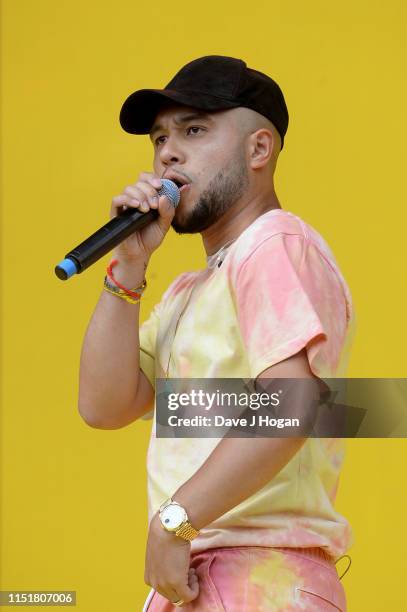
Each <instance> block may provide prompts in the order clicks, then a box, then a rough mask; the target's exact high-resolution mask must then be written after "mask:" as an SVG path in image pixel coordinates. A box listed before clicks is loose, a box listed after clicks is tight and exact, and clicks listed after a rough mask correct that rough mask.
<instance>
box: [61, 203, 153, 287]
mask: <svg viewBox="0 0 407 612" xmlns="http://www.w3.org/2000/svg"><path fill="white" fill-rule="evenodd" d="M157 217H158V210H157V209H150V210H149V211H148V212H145V213H143V212H141V211H140V210H138V209H137V208H127V209H126V210H124V211H123V212H121V213H120V214H119V215H118V216H117V217H113V219H111V220H110V221H108V223H106V224H105V225H103V226H102V227H101V228H100V229H98V230H97V231H96V232H95V233H94V234H92V235H91V236H89V238H87V239H86V240H84V241H83V242H81V243H80V244H78V246H76V247H75V248H74V249H72V251H70V252H69V253H67V254H66V255H65V259H70V260H73V261H74V263H75V265H76V268H77V272H76V273H77V274H80V273H81V272H83V270H86V268H88V267H89V266H91V265H92V264H93V263H95V261H98V259H100V258H101V257H103V255H106V253H108V252H109V251H111V250H112V249H113V248H114V247H115V246H117V245H118V244H120V243H121V242H122V241H123V240H125V239H126V238H128V237H129V236H130V235H131V234H133V233H134V232H135V231H136V229H137V230H138V229H142V228H143V227H144V226H145V225H147V224H148V223H150V222H151V221H153V220H154V219H156V218H157ZM107 236H108V238H107V239H106V237H107ZM55 273H56V275H57V276H58V277H59V278H61V279H62V280H65V279H66V278H67V277H66V274H65V273H64V271H63V270H62V271H61V270H60V269H58V266H57V267H56V268H55ZM60 274H62V275H60Z"/></svg>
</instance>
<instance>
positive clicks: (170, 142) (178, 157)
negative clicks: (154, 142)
mask: <svg viewBox="0 0 407 612" xmlns="http://www.w3.org/2000/svg"><path fill="white" fill-rule="evenodd" d="M159 157H160V161H161V163H162V164H163V165H164V166H168V165H171V164H174V163H181V164H182V163H183V162H184V161H185V155H184V152H183V151H182V149H181V147H180V146H179V145H177V144H176V142H175V139H174V138H170V137H168V138H167V140H166V141H165V142H164V143H163V144H162V145H161V147H160V149H159Z"/></svg>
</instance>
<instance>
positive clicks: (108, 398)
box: [79, 261, 147, 423]
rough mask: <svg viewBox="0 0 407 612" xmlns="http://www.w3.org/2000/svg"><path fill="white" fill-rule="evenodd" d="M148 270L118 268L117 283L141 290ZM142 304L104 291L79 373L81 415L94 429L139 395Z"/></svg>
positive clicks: (138, 266) (139, 265)
mask: <svg viewBox="0 0 407 612" xmlns="http://www.w3.org/2000/svg"><path fill="white" fill-rule="evenodd" d="M146 267H147V264H146V263H145V262H143V261H142V262H137V263H136V264H134V265H133V266H131V267H130V266H127V267H126V266H123V265H121V264H119V265H118V266H117V267H116V268H115V269H114V274H115V279H117V280H118V281H119V282H120V283H121V284H123V285H124V286H126V287H129V288H132V287H137V286H139V285H140V284H141V283H142V281H143V278H144V276H145V270H146ZM139 311H140V305H139V304H131V303H129V302H126V301H125V300H124V299H122V298H120V297H118V296H116V295H112V294H111V293H109V292H108V291H104V290H103V291H102V294H101V296H100V298H99V301H98V303H97V305H96V308H95V310H94V313H93V315H92V318H91V320H90V322H89V325H88V328H87V330H86V334H85V337H84V341H83V345H82V351H81V359H80V372H79V412H80V414H81V415H82V416H83V418H84V419H85V420H86V421H88V422H90V423H103V422H104V421H106V422H109V421H110V420H111V419H112V418H113V419H114V418H115V417H116V416H119V415H120V414H121V413H124V412H126V411H127V410H128V407H129V406H130V404H131V403H132V402H134V400H135V398H136V394H137V386H138V374H139Z"/></svg>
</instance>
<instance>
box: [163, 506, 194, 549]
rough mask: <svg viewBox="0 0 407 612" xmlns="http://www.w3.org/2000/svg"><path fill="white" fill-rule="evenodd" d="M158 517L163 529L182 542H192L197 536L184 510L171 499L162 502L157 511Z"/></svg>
mask: <svg viewBox="0 0 407 612" xmlns="http://www.w3.org/2000/svg"><path fill="white" fill-rule="evenodd" d="M158 512H159V517H160V521H161V525H162V527H163V529H165V530H166V531H171V532H172V533H175V535H177V536H179V537H180V538H184V540H189V541H191V540H193V539H194V538H196V536H197V535H198V534H199V531H197V530H196V529H194V528H193V527H192V525H191V523H190V522H189V520H188V515H187V512H186V510H185V508H183V507H182V506H181V504H179V503H178V502H176V501H173V500H172V499H171V497H170V498H169V499H166V500H165V502H163V503H162V504H161V506H160V509H159V511H158Z"/></svg>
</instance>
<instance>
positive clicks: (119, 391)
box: [79, 56, 353, 612]
mask: <svg viewBox="0 0 407 612" xmlns="http://www.w3.org/2000/svg"><path fill="white" fill-rule="evenodd" d="M120 123H121V126H122V127H123V129H124V130H126V131H127V132H129V133H132V134H149V136H150V139H151V143H152V146H153V152H154V161H153V172H151V173H149V172H144V173H142V174H140V176H139V180H138V181H137V182H136V183H135V184H133V185H129V186H128V187H126V188H125V189H124V190H123V192H122V194H120V195H118V196H116V197H114V198H113V200H112V207H111V217H114V216H116V215H117V214H119V212H120V211H121V210H122V209H123V208H125V207H134V208H139V209H140V210H141V211H143V212H146V211H148V210H149V209H150V208H152V209H157V210H158V212H159V216H158V218H157V220H155V221H153V222H151V223H150V224H149V225H147V226H145V227H144V228H143V229H141V230H139V231H137V232H135V233H134V234H133V235H132V236H130V237H129V238H127V239H126V240H125V241H124V242H122V243H121V244H120V245H119V246H118V247H117V248H116V249H115V251H114V254H113V256H114V257H113V259H114V261H113V262H112V263H111V265H110V266H109V268H108V274H107V276H106V278H105V284H104V291H102V294H101V296H100V298H99V301H98V303H97V305H96V308H95V311H94V313H93V316H92V319H91V321H90V323H89V326H88V329H87V332H86V336H85V339H84V343H83V348H82V355H81V366H80V384H79V411H80V414H81V415H82V417H83V419H84V420H85V421H86V423H88V424H89V425H90V426H92V427H97V428H102V429H116V428H120V427H124V426H126V425H128V424H129V423H132V422H133V421H135V420H137V419H139V418H153V419H154V421H153V427H152V432H151V440H150V446H149V450H148V457H147V470H148V510H149V534H148V541H147V550H146V562H145V576H144V579H145V582H146V583H147V584H148V585H150V586H151V587H152V590H151V592H150V595H149V597H148V600H147V602H146V604H145V608H144V609H145V610H148V612H170V611H171V610H174V608H175V606H179V607H183V608H184V609H185V610H187V611H192V610H194V611H199V612H212V611H213V612H215V611H223V610H224V611H226V612H241V611H247V612H260V611H261V612H263V611H275V612H288V611H294V610H306V611H314V610H318V611H320V610H332V611H333V610H340V611H344V610H346V598H345V592H344V589H343V586H342V583H341V582H340V580H339V577H338V574H337V571H336V567H335V562H336V561H337V560H338V559H339V557H340V556H341V555H343V554H344V553H345V552H346V551H347V549H348V548H349V546H350V544H351V542H352V532H351V529H350V526H349V524H348V522H347V520H346V519H345V518H343V517H342V516H341V515H340V514H338V513H337V512H336V511H335V509H334V501H335V496H336V491H337V486H338V481H339V475H340V470H341V466H342V462H343V454H344V448H343V440H341V439H340V438H312V437H307V436H301V437H300V436H298V437H285V438H284V437H281V438H276V437H274V438H273V437H264V438H259V437H257V438H254V437H252V438H250V437H248V438H247V437H246V438H238V437H235V438H232V437H224V438H221V439H219V438H218V439H216V438H181V437H173V438H161V437H157V436H156V427H155V426H156V411H155V410H154V406H155V387H156V379H157V378H166V377H167V378H173V379H178V378H184V379H187V378H199V379H222V378H229V379H230V378H241V379H243V378H245V379H253V380H256V381H257V382H258V383H260V384H261V381H263V382H264V381H266V380H267V379H273V378H292V379H294V378H303V379H310V380H319V379H320V378H322V377H327V378H329V377H335V376H340V375H343V373H344V368H345V367H346V364H345V362H346V358H347V353H348V351H347V349H348V346H349V338H350V335H351V333H350V332H351V323H352V322H353V309H352V301H351V296H350V293H349V289H348V287H347V285H346V282H345V280H344V278H343V277H342V275H341V272H340V270H339V268H338V265H337V263H336V261H335V258H334V255H333V254H332V252H331V250H330V248H329V246H328V245H327V243H326V242H325V240H324V239H323V238H322V237H321V235H320V234H319V233H318V232H317V231H316V230H315V229H314V228H312V227H311V226H310V225H309V224H307V223H306V222H305V221H304V220H302V219H301V218H300V217H298V216H297V215H295V214H293V213H291V212H288V211H286V210H283V209H282V208H281V205H280V202H279V200H278V198H277V195H276V192H275V189H274V172H275V168H276V164H277V159H278V156H279V154H280V151H281V149H282V147H283V144H284V137H285V134H286V131H287V127H288V111H287V107H286V103H285V100H284V96H283V93H282V91H281V89H280V87H279V86H278V84H277V83H276V82H275V81H274V80H273V79H272V78H270V77H269V76H267V75H265V74H263V73H261V72H258V71H256V70H253V69H251V68H248V67H247V66H246V64H245V62H243V61H242V60H239V59H235V58H231V57H223V56H207V57H202V58H199V59H196V60H194V61H192V62H190V63H189V64H187V65H186V66H184V67H183V68H182V69H181V70H180V71H179V72H178V73H177V74H176V75H175V77H174V78H173V79H172V80H171V81H170V82H169V83H168V85H167V86H166V87H165V88H164V89H148V90H139V91H136V92H134V93H132V94H131V95H130V96H129V97H128V98H127V99H126V101H125V102H124V104H123V107H122V109H121V113H120ZM162 178H168V179H171V180H173V181H174V182H176V183H177V185H178V186H179V187H180V193H181V199H180V203H179V205H178V206H177V207H176V208H174V206H173V205H172V204H171V203H170V202H169V200H168V199H167V198H166V197H165V196H160V197H158V191H159V189H160V187H161V179H162ZM170 226H172V227H173V228H174V230H175V231H176V232H178V233H180V234H182V233H189V234H194V233H198V232H199V233H200V234H201V237H202V240H203V245H204V248H205V251H206V254H207V265H206V268H205V269H204V270H200V271H199V272H185V273H183V274H181V275H180V276H178V277H177V278H176V279H175V281H174V282H173V283H172V284H171V285H170V286H169V287H168V289H167V290H166V292H165V293H164V295H163V297H162V299H161V301H160V302H159V303H158V304H157V305H156V306H155V307H154V309H153V311H152V312H151V314H150V316H149V318H148V319H147V321H145V323H144V324H143V325H142V326H141V327H140V328H139V302H140V299H141V298H142V294H143V291H144V290H145V288H146V281H145V274H146V269H147V267H148V263H149V260H150V258H151V255H152V254H153V252H154V251H155V250H156V249H157V248H159V246H160V244H161V243H162V241H163V239H164V238H165V235H166V234H167V232H168V230H169V228H170ZM185 255H186V257H187V253H186V254H185Z"/></svg>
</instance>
